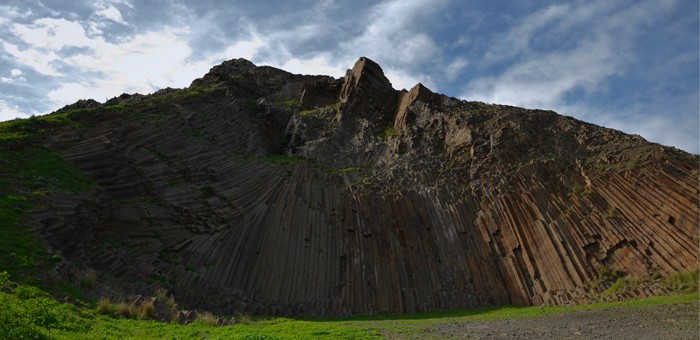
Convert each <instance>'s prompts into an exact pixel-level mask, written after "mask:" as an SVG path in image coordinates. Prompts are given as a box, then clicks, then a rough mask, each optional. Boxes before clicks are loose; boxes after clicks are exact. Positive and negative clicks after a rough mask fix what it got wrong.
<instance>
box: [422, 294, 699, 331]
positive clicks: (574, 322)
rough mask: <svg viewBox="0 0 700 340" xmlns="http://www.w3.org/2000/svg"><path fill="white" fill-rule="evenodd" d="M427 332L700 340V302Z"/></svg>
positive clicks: (452, 325) (450, 326)
mask: <svg viewBox="0 0 700 340" xmlns="http://www.w3.org/2000/svg"><path fill="white" fill-rule="evenodd" d="M425 331H426V333H428V334H429V337H435V338H458V339H572V340H573V339H700V302H691V303H682V304H669V305H657V306H653V307H615V308H610V309H599V310H583V311H575V312H567V313H561V314H558V315H550V316H544V317H538V318H528V319H515V320H502V321H489V322H458V323H450V324H443V325H436V326H432V327H430V328H428V329H426V330H425Z"/></svg>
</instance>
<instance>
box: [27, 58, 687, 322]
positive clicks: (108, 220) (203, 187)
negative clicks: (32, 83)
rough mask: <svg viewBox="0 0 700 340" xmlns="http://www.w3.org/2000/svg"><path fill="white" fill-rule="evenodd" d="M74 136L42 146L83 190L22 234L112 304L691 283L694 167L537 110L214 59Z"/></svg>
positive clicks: (326, 301)
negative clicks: (185, 82) (136, 293)
mask: <svg viewBox="0 0 700 340" xmlns="http://www.w3.org/2000/svg"><path fill="white" fill-rule="evenodd" d="M341 84H342V85H341ZM178 91H179V92H178ZM127 109H128V112H129V113H128V114H127V112H126V110H127ZM75 119H76V120H77V121H78V122H82V121H89V122H90V124H85V126H84V127H82V128H81V129H69V128H65V129H56V130H55V132H54V133H52V134H47V135H46V136H44V137H43V139H42V140H41V143H42V145H44V146H46V147H49V148H52V149H54V150H57V151H58V152H59V153H60V154H61V155H62V156H63V157H64V158H65V159H66V160H68V161H69V162H71V163H72V164H74V165H75V166H76V167H78V168H79V169H80V170H82V171H83V172H85V173H86V174H87V175H88V176H89V177H90V178H92V179H93V180H94V181H95V182H96V187H95V189H94V190H93V191H92V192H90V193H87V194H80V195H77V194H76V195H72V196H71V195H68V196H66V195H62V196H49V197H47V199H46V200H45V202H44V206H43V208H42V209H37V211H34V212H32V214H31V215H30V216H29V218H28V220H29V223H31V225H32V227H33V230H37V231H38V232H40V233H41V235H43V237H44V238H45V240H46V242H47V243H48V244H49V246H50V247H51V248H52V249H55V250H56V251H60V252H61V254H62V256H63V257H64V258H65V259H66V262H70V261H72V262H75V263H81V264H85V265H87V266H90V267H93V268H99V270H100V275H103V276H105V277H111V278H114V279H115V280H121V281H119V282H121V283H120V284H121V285H122V286H121V287H122V289H127V288H128V289H136V290H138V288H134V287H133V286H129V284H136V283H137V282H144V285H145V284H149V282H150V283H153V282H157V283H158V284H160V285H166V286H168V287H169V288H170V290H171V291H172V292H173V294H174V295H175V296H177V298H178V303H180V304H181V305H182V306H184V307H186V308H192V309H206V310H211V311H212V312H214V313H216V314H219V315H225V314H229V315H230V314H233V313H235V312H243V313H254V314H286V315H350V314H377V313H414V312H419V311H429V310H439V309H464V308H474V307H480V306H491V305H497V304H507V303H515V304H521V305H540V304H565V303H576V302H579V301H586V299H588V298H590V297H587V296H586V293H585V292H586V289H587V288H588V285H589V283H590V282H592V281H594V280H595V279H596V278H597V277H598V273H599V270H600V268H603V267H604V266H606V268H607V267H610V268H612V269H618V270H622V271H624V272H625V273H627V275H628V276H629V277H640V278H641V277H647V276H649V275H651V274H654V273H659V274H661V275H669V274H671V273H676V272H680V271H686V270H694V269H697V268H698V261H697V254H698V239H697V237H698V224H699V221H698V215H699V214H698V203H699V202H698V188H699V183H698V164H699V163H698V157H697V156H695V155H689V154H687V153H684V152H681V151H679V150H676V149H673V148H667V147H663V146H660V145H657V144H652V143H649V142H646V141H644V140H643V139H642V138H640V137H638V136H630V135H626V134H623V133H621V132H618V131H614V130H610V129H605V128H602V127H598V126H594V125H591V124H587V123H584V122H580V121H577V120H575V119H573V118H569V117H564V116H560V115H558V114H556V113H554V112H551V111H542V110H526V109H521V108H515V107H510V106H501V105H487V104H484V103H479V102H467V101H459V100H456V99H454V98H449V97H446V96H443V95H439V94H435V93H433V92H431V91H430V90H428V89H427V88H425V87H424V86H422V85H420V84H418V85H416V86H415V87H414V88H412V89H411V90H410V91H408V92H405V91H404V92H397V91H395V90H394V89H393V88H392V87H391V84H390V83H389V81H388V80H387V79H386V77H385V76H384V75H383V72H382V71H381V68H380V67H379V66H378V65H376V63H374V62H372V61H371V60H369V59H366V58H361V59H360V60H359V61H358V62H357V63H356V64H355V67H353V69H352V70H350V71H348V73H347V74H346V76H345V77H344V78H343V79H340V80H336V79H330V78H328V77H316V76H301V75H293V74H290V73H288V72H285V71H282V70H277V69H274V68H271V67H256V66H254V65H253V64H252V63H250V62H247V61H245V60H233V61H228V62H225V63H223V64H222V65H219V66H217V67H214V68H212V70H211V71H210V72H209V73H208V74H207V75H205V76H204V77H203V78H201V79H198V80H195V81H194V82H193V83H192V87H191V88H190V89H189V92H188V91H180V90H177V91H175V92H171V93H166V94H162V95H157V96H156V95H152V96H146V97H144V98H143V100H140V101H138V102H134V103H129V104H127V105H126V108H125V112H124V113H123V114H120V113H119V112H118V111H116V113H115V111H114V109H112V110H111V111H107V110H106V109H104V110H103V111H100V109H97V110H96V111H95V112H94V113H92V112H87V111H86V112H85V113H82V114H80V115H76V116H75ZM115 282H116V281H115ZM115 284H116V283H115ZM144 290H145V289H144ZM652 290H653V289H652V288H649V289H647V290H644V292H643V294H645V295H650V294H654V292H653V291H652ZM129 291H131V290H129ZM621 294H622V293H621ZM624 294H627V293H624ZM192 318H193V316H192V315H191V314H188V315H184V314H180V315H179V316H178V319H179V320H180V322H181V323H186V322H188V321H191V320H192Z"/></svg>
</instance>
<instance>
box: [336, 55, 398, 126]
mask: <svg viewBox="0 0 700 340" xmlns="http://www.w3.org/2000/svg"><path fill="white" fill-rule="evenodd" d="M396 98H397V93H396V90H394V88H393V87H392V86H391V82H390V81H389V79H387V78H386V76H385V75H384V71H383V70H382V68H381V67H380V66H379V65H378V64H377V63H375V62H374V61H372V60H370V59H369V58H366V57H361V58H360V59H358V60H357V62H356V63H355V66H353V68H352V69H351V70H348V71H347V72H346V73H345V77H344V81H343V86H342V88H341V90H340V98H339V99H340V102H341V103H342V104H344V105H346V110H344V116H347V115H354V114H360V115H361V116H365V117H371V116H374V118H382V117H385V116H387V115H389V114H393V110H394V108H395V107H396ZM377 115H378V116H379V117H377Z"/></svg>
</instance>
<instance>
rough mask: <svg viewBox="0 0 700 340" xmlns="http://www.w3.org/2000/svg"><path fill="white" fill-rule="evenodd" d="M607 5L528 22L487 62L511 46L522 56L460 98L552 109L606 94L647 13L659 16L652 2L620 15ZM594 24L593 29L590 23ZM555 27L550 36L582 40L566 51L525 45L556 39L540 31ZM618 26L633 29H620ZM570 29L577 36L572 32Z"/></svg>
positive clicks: (568, 9)
mask: <svg viewBox="0 0 700 340" xmlns="http://www.w3.org/2000/svg"><path fill="white" fill-rule="evenodd" d="M607 4H608V2H607V1H598V2H595V3H579V6H561V5H555V6H550V7H548V8H546V9H544V10H542V11H539V12H536V13H534V14H532V15H530V16H528V17H527V18H526V19H525V20H524V21H523V23H521V24H520V25H517V26H516V27H514V28H513V29H512V30H511V31H510V32H509V33H507V34H506V36H505V37H504V38H503V40H502V41H503V44H504V45H503V46H500V45H497V47H495V48H494V49H492V50H490V51H488V52H487V53H486V56H487V57H486V59H489V58H490V59H491V60H499V59H498V58H499V57H496V55H497V52H499V51H502V50H504V49H505V46H513V49H514V50H515V51H517V52H516V53H520V52H524V53H523V54H522V57H521V59H520V60H513V63H512V64H511V66H510V67H508V68H507V69H506V70H505V71H504V72H503V73H501V74H500V75H497V76H492V77H487V78H479V79H475V80H473V81H472V82H471V83H470V84H469V85H468V86H467V88H466V89H465V91H464V92H463V94H462V97H463V98H465V99H469V100H481V101H485V102H497V103H503V104H511V105H517V106H525V107H541V108H556V107H561V106H563V105H565V104H567V103H566V100H567V99H566V95H567V94H568V93H570V92H571V91H572V90H584V91H586V92H588V93H590V92H595V91H604V90H605V84H606V81H607V80H609V79H610V77H611V76H613V75H616V74H620V73H621V72H623V71H624V63H625V60H626V58H628V57H629V55H628V46H629V45H630V41H631V40H632V39H634V36H635V35H636V34H638V33H637V32H639V31H640V30H639V27H640V26H641V25H644V24H646V23H647V22H648V20H649V18H648V15H649V14H648V13H649V12H651V13H655V12H656V13H658V12H659V11H658V9H656V8H654V6H655V4H656V2H652V1H647V2H643V3H639V4H637V5H635V6H632V7H630V8H626V9H623V10H619V11H616V9H614V8H610V6H609V5H607ZM593 19H595V25H593V24H592V23H591V20H593ZM554 21H558V22H557V23H556V25H555V26H556V29H554V30H553V32H554V33H553V34H554V35H561V34H565V33H566V32H569V33H570V34H572V35H573V34H574V33H576V34H580V35H582V38H580V39H579V40H578V41H577V42H575V45H574V47H572V48H569V49H566V50H546V51H531V50H530V46H529V44H530V39H531V38H532V36H533V35H539V36H540V37H539V38H540V39H556V38H557V37H555V36H549V35H547V34H548V31H542V30H540V29H542V28H544V27H545V26H547V25H549V24H554V23H553V22H554ZM622 23H624V25H623V26H625V27H631V28H629V29H628V28H625V29H622V28H621V25H622ZM581 26H584V27H581ZM574 29H575V30H576V32H574V31H572V30H574ZM567 30H568V31H567ZM497 40H498V39H497ZM526 50H527V51H526ZM502 55H505V56H506V57H512V56H513V55H510V56H508V55H507V53H504V54H502ZM489 56H490V57H489ZM487 62H488V61H487Z"/></svg>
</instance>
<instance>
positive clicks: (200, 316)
mask: <svg viewBox="0 0 700 340" xmlns="http://www.w3.org/2000/svg"><path fill="white" fill-rule="evenodd" d="M217 320H218V318H217V317H216V316H215V315H214V314H212V313H210V312H204V313H197V319H195V322H198V323H201V324H205V325H210V326H216V321H217Z"/></svg>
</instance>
